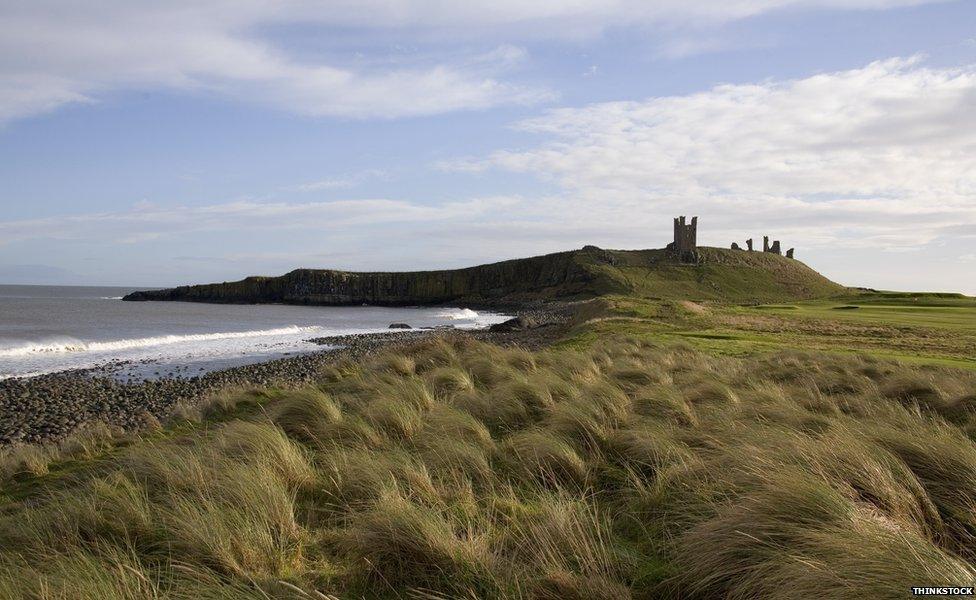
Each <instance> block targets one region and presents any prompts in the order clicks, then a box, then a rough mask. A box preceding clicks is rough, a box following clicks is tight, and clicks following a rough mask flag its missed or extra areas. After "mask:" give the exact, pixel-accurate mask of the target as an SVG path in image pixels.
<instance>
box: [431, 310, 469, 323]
mask: <svg viewBox="0 0 976 600" xmlns="http://www.w3.org/2000/svg"><path fill="white" fill-rule="evenodd" d="M437 316H438V317H440V318H442V319H451V320H453V321H461V320H467V319H477V318H478V316H479V315H478V313H477V312H475V311H473V310H471V309H470V308H452V309H450V310H444V311H441V312H439V313H437Z"/></svg>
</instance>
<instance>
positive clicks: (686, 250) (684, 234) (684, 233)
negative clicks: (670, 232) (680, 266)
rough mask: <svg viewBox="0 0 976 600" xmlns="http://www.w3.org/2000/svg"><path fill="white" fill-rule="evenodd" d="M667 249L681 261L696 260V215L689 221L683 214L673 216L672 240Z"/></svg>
mask: <svg viewBox="0 0 976 600" xmlns="http://www.w3.org/2000/svg"><path fill="white" fill-rule="evenodd" d="M668 249H669V250H671V251H673V252H674V253H675V254H676V255H677V256H678V259H679V260H680V261H682V262H698V217H692V218H691V223H686V222H685V217H684V216H680V217H675V218H674V241H673V242H671V243H670V244H668Z"/></svg>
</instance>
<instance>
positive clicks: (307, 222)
mask: <svg viewBox="0 0 976 600" xmlns="http://www.w3.org/2000/svg"><path fill="white" fill-rule="evenodd" d="M518 202H519V200H518V199H517V198H509V197H487V198H475V199H470V200H464V201H459V202H449V203H445V204H440V205H423V204H416V203H411V202H406V201H402V200H389V199H382V198H380V199H360V200H335V201H331V202H303V203H289V202H257V201H253V200H240V201H235V202H227V203H222V204H209V205H203V206H178V207H162V206H156V205H153V204H148V203H139V204H137V205H135V206H133V207H132V208H131V209H129V210H126V211H117V212H105V213H90V214H80V215H73V216H56V217H46V218H41V219H25V220H17V221H6V222H0V243H13V242H23V241H30V240H45V239H48V240H62V241H76V242H86V243H87V242H93V241H99V242H101V241H106V240H112V241H117V242H120V243H124V244H134V243H142V242H147V241H152V240H157V239H161V238H166V237H172V236H176V235H182V234H187V233H201V232H211V233H212V232H220V231H230V232H242V231H261V232H274V231H282V230H286V231H287V230H314V231H321V232H336V231H343V230H346V229H349V228H356V227H362V228H370V227H379V226H383V225H389V224H401V225H402V224H406V223H426V224H431V223H441V222H449V221H457V220H468V219H477V218H478V217H479V216H481V215H484V214H489V213H492V212H494V211H497V210H500V209H502V208H504V207H509V206H512V205H514V204H516V203H518Z"/></svg>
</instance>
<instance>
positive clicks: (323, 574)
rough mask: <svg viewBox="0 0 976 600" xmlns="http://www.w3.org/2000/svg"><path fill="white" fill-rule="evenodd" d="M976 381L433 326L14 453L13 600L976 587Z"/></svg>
mask: <svg viewBox="0 0 976 600" xmlns="http://www.w3.org/2000/svg"><path fill="white" fill-rule="evenodd" d="M974 392H976V375H974V374H973V373H971V372H967V371H959V370H951V369H944V368H936V367H912V366H906V365H904V364H899V363H894V362H890V361H885V360H881V359H877V358H871V357H861V356H838V355H826V354H816V353H808V352H799V351H786V352H780V353H775V354H764V355H760V356H756V357H749V358H733V357H723V356H714V355H709V354H706V353H703V352H700V351H698V350H695V349H693V348H691V347H689V346H686V345H685V346H683V345H666V346H658V345H655V344H652V343H649V342H647V341H642V340H640V339H633V338H614V339H608V340H603V341H600V342H598V343H595V344H591V345H590V347H589V348H588V349H586V350H584V351H577V350H572V349H552V350H546V351H541V352H536V353H531V352H527V351H524V350H520V349H504V348H501V347H498V346H493V345H487V344H483V343H479V342H474V341H471V340H470V339H467V338H464V337H460V336H459V337H447V338H443V339H441V338H439V339H434V340H429V341H425V342H421V343H418V344H416V345H414V346H411V347H407V348H401V349H399V350H397V351H395V352H394V351H388V352H385V353H383V354H381V355H379V356H374V357H372V358H369V359H366V360H365V361H364V362H361V363H354V364H343V365H341V368H334V369H330V370H328V371H327V372H324V373H323V375H322V378H321V380H320V381H319V382H318V383H317V384H316V385H315V386H312V387H309V388H307V389H302V390H291V391H276V392H273V393H271V392H255V391H250V392H248V391H238V392H236V393H228V394H225V395H223V396H221V397H220V398H219V401H217V402H215V405H214V406H212V407H210V408H209V409H207V410H205V411H202V412H199V413H198V414H196V415H191V416H189V417H188V416H182V417H180V419H186V418H194V419H196V425H194V426H193V427H189V428H183V429H180V426H179V424H176V425H174V424H170V425H169V426H168V429H164V430H162V433H160V432H159V431H156V432H152V431H150V432H147V433H146V434H144V435H143V436H141V437H134V438H133V437H131V436H130V437H126V438H124V441H123V438H118V437H117V436H115V435H114V434H113V433H112V432H107V431H101V430H93V431H91V432H89V433H87V434H86V435H85V437H82V438H79V439H76V440H73V441H72V442H70V443H65V444H63V445H62V446H61V447H60V448H46V449H42V448H31V447H23V448H16V449H12V450H8V451H6V452H5V453H4V455H3V456H2V457H0V467H2V469H0V477H2V481H3V484H2V485H3V487H4V492H5V495H4V497H5V498H7V500H6V503H5V505H3V507H2V508H3V510H2V511H0V596H2V597H4V598H32V599H33V598H37V599H45V600H46V599H52V600H53V599H60V598H90V597H91V598H93V597H97V598H105V599H107V600H111V599H135V598H167V599H168V598H172V599H184V598H186V599H189V598H214V599H216V598H318V599H325V598H333V597H336V598H363V597H366V598H404V597H413V598H467V599H471V598H512V599H523V598H524V599H530V598H532V599H549V598H551V599H556V598H560V599H561V598H570V599H572V598H579V599H584V598H586V599H592V598H607V599H610V598H614V599H616V598H637V599H640V598H648V599H649V598H702V599H704V598H743V599H745V598H758V597H762V598H766V597H769V598H808V597H828V598H865V599H866V598H895V597H904V596H906V595H907V594H908V589H909V588H910V587H911V586H918V585H921V586H929V585H935V586H945V585H973V584H974V583H976V551H974V548H976V444H974V438H976V402H974V401H973V398H974V395H973V394H974ZM241 406H244V407H247V410H242V409H241ZM215 415H222V416H221V417H220V418H219V419H214V416H215ZM67 463H70V464H71V465H72V468H71V469H65V468H64V467H63V466H64V465H65V464H67Z"/></svg>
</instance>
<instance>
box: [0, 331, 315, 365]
mask: <svg viewBox="0 0 976 600" xmlns="http://www.w3.org/2000/svg"><path fill="white" fill-rule="evenodd" d="M320 329H321V328H320V327H299V326H297V325H291V326H289V327H279V328H277V329H258V330H254V331H227V332H222V333H191V334H186V335H161V336H156V337H146V338H133V339H127V340H112V341H106V342H82V341H78V340H58V341H48V342H34V343H29V344H24V345H22V346H14V347H11V348H0V357H17V356H34V355H38V354H68V353H79V352H111V351H113V350H131V349H133V348H148V347H152V346H166V345H169V344H180V343H185V342H208V341H212V340H231V339H239V338H253V337H267V336H275V335H289V334H298V333H311V332H316V331H319V330H320Z"/></svg>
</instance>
